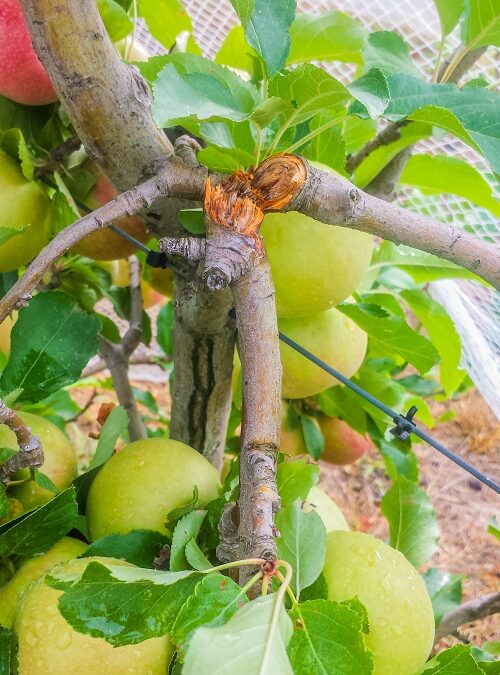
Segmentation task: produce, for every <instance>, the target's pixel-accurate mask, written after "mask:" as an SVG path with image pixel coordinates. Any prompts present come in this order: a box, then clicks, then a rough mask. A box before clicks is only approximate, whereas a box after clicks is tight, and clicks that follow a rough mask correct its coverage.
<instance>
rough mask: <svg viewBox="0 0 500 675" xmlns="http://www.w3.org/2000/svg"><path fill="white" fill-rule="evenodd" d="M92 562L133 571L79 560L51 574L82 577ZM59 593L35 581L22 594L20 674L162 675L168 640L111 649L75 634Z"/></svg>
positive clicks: (18, 616) (17, 630) (18, 628)
mask: <svg viewBox="0 0 500 675" xmlns="http://www.w3.org/2000/svg"><path fill="white" fill-rule="evenodd" d="M90 562H102V563H108V564H113V565H123V566H126V567H134V565H130V564H129V563H126V562H124V561H123V560H115V559H114V558H98V557H90V558H82V559H79V560H70V561H68V562H65V563H62V564H61V565H59V566H57V567H56V568H55V569H53V572H61V573H63V574H64V573H75V572H76V573H82V572H83V571H84V569H85V568H86V567H87V565H88V564H89V563H90ZM61 595H62V591H58V590H56V589H55V588H51V587H50V586H48V585H47V584H46V583H45V578H44V577H42V578H40V579H38V581H36V582H35V583H34V584H32V585H31V586H30V587H29V589H28V590H27V591H26V593H24V595H23V597H22V599H21V602H20V603H19V606H18V608H17V612H16V616H15V619H14V634H15V636H16V638H17V640H18V645H19V652H18V661H19V674H20V675H47V674H48V673H54V674H57V673H64V674H65V675H94V674H96V675H97V673H103V674H104V673H105V675H124V674H125V673H137V674H138V675H139V674H140V675H142V674H146V673H147V674H148V675H164V674H165V673H166V672H167V670H168V664H169V661H170V658H171V656H172V646H171V643H170V640H169V638H168V636H167V635H165V636H163V637H159V638H151V639H150V640H145V641H144V642H140V643H139V644H136V645H126V646H124V647H113V646H112V645H111V644H109V642H106V641H105V640H104V639H102V638H94V637H92V636H90V635H86V634H84V633H78V632H77V631H75V630H73V628H72V627H71V626H70V625H69V623H67V622H66V620H65V619H64V617H63V616H61V614H60V613H59V608H58V600H59V598H60V596H61Z"/></svg>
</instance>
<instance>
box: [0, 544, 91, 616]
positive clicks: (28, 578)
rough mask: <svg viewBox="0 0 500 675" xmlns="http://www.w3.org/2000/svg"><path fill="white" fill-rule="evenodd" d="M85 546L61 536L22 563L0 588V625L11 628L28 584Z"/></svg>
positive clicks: (73, 556) (79, 551)
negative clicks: (49, 547) (46, 549)
mask: <svg viewBox="0 0 500 675" xmlns="http://www.w3.org/2000/svg"><path fill="white" fill-rule="evenodd" d="M86 548H87V546H86V544H84V543H83V542H81V541H78V539H72V538H71V537H63V538H62V539H60V540H59V541H58V542H57V544H54V546H53V547H52V548H51V549H49V550H48V551H47V553H44V554H43V555H39V556H36V558H31V559H30V560H26V561H25V562H24V563H22V565H21V567H20V568H19V569H18V570H17V572H16V573H15V574H14V576H13V577H12V579H11V580H10V581H9V582H8V583H7V584H6V585H5V586H4V587H3V588H2V589H1V590H0V625H2V626H4V627H5V628H12V622H13V620H14V614H15V613H16V608H17V605H18V603H19V600H20V598H21V596H22V594H23V593H24V591H25V590H26V589H27V588H28V586H29V585H30V584H31V583H32V582H33V581H36V580H37V579H39V578H40V577H41V576H42V574H45V572H47V570H50V568H51V567H54V565H57V564H58V563H62V562H65V561H66V560H71V559H72V558H76V557H77V556H79V555H81V554H82V553H83V552H84V551H85V549H86Z"/></svg>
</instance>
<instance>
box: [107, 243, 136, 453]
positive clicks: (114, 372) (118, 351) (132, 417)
mask: <svg viewBox="0 0 500 675" xmlns="http://www.w3.org/2000/svg"><path fill="white" fill-rule="evenodd" d="M129 269H130V318H129V327H128V329H127V331H126V332H125V335H124V336H123V337H122V339H121V340H120V342H119V343H118V344H113V343H112V342H109V341H108V340H106V338H101V342H100V352H101V355H102V357H103V359H104V361H105V362H106V364H107V366H108V368H109V372H110V373H111V378H112V380H113V385H114V387H115V391H116V395H117V397H118V401H119V403H120V405H121V406H122V407H123V408H125V410H126V412H127V414H128V418H129V423H128V432H129V436H130V439H131V440H132V441H137V440H139V439H141V438H147V431H146V427H145V425H144V421H143V419H142V416H141V414H140V412H139V409H138V408H137V404H136V402H135V399H134V394H133V391H132V386H131V384H130V380H129V378H128V368H129V358H130V356H131V355H132V353H133V352H134V351H135V349H136V348H137V347H138V346H139V343H140V341H141V336H142V328H141V322H142V292H141V268H140V265H139V261H138V260H137V258H136V257H135V256H131V257H130V258H129Z"/></svg>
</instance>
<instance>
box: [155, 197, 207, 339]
mask: <svg viewBox="0 0 500 675" xmlns="http://www.w3.org/2000/svg"><path fill="white" fill-rule="evenodd" d="M179 223H180V224H181V225H182V227H183V228H184V229H185V230H187V231H188V232H191V234H205V214H204V213H203V211H202V209H182V210H181V211H179ZM160 311H161V310H160ZM170 350H172V348H171V347H170Z"/></svg>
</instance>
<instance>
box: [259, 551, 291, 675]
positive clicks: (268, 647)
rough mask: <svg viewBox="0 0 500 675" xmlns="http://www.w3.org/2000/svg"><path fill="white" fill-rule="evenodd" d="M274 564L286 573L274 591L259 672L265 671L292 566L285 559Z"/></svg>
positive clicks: (288, 584)
mask: <svg viewBox="0 0 500 675" xmlns="http://www.w3.org/2000/svg"><path fill="white" fill-rule="evenodd" d="M276 564H277V565H279V566H280V567H284V568H285V569H286V575H285V577H283V575H282V574H281V577H282V578H283V583H282V584H281V586H280V587H279V590H278V592H277V593H276V599H275V601H274V608H273V613H272V616H271V626H270V628H269V633H268V635H267V642H266V648H265V650H264V655H263V657H262V661H261V664H260V669H259V672H261V673H265V672H267V662H268V661H269V657H270V655H271V649H272V647H273V642H274V634H275V633H276V627H277V625H278V621H279V616H280V610H281V606H282V604H283V598H284V596H285V593H286V589H287V588H288V587H289V586H290V582H291V580H292V574H293V570H292V566H291V565H290V563H288V562H287V561H286V560H277V561H276Z"/></svg>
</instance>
